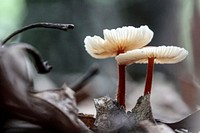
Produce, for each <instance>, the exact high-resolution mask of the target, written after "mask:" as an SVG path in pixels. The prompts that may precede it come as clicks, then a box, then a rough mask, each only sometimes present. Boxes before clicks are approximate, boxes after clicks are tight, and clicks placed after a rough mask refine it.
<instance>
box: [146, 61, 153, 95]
mask: <svg viewBox="0 0 200 133" xmlns="http://www.w3.org/2000/svg"><path fill="white" fill-rule="evenodd" d="M153 69H154V57H152V58H148V67H147V75H146V84H145V89H144V96H145V95H147V94H151V86H152V78H153Z"/></svg>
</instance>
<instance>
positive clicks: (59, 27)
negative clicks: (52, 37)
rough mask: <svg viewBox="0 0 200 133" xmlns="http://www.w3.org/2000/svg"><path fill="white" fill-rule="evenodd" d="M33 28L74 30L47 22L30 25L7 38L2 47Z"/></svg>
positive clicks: (70, 27) (67, 25)
mask: <svg viewBox="0 0 200 133" xmlns="http://www.w3.org/2000/svg"><path fill="white" fill-rule="evenodd" d="M33 28H50V29H58V30H63V31H67V30H68V29H73V28H74V25H73V24H60V23H46V22H41V23H34V24H30V25H27V26H25V27H23V28H21V29H19V30H17V31H15V32H13V33H12V34H10V35H9V36H8V37H7V38H5V39H4V40H3V41H2V45H5V44H6V42H7V41H8V40H10V39H11V38H12V37H14V36H15V35H17V34H19V33H22V32H24V31H26V30H29V29H33Z"/></svg>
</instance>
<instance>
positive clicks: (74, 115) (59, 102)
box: [34, 84, 89, 132]
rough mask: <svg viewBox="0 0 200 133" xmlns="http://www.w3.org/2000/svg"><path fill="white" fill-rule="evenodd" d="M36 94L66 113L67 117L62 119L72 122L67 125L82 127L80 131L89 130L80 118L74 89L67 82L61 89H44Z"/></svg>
mask: <svg viewBox="0 0 200 133" xmlns="http://www.w3.org/2000/svg"><path fill="white" fill-rule="evenodd" d="M34 96H35V97H37V98H40V99H42V100H44V101H46V102H48V103H50V104H51V105H53V106H54V107H55V108H57V109H59V110H60V111H61V112H62V113H64V115H65V116H66V118H61V119H68V121H69V122H68V124H70V125H66V127H74V128H77V129H80V131H83V132H89V129H88V128H87V127H86V126H85V124H84V123H83V122H82V121H81V120H80V119H79V118H78V109H77V106H76V101H75V98H74V91H72V90H71V89H70V88H69V87H67V86H66V85H65V84H64V85H63V86H62V88H61V89H59V90H52V91H43V92H40V93H36V94H34ZM55 117H56V116H55ZM66 124H67V123H66Z"/></svg>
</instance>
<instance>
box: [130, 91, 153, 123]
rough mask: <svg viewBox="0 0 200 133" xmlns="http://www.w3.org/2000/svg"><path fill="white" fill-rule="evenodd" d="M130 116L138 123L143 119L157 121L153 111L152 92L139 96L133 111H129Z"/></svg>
mask: <svg viewBox="0 0 200 133" xmlns="http://www.w3.org/2000/svg"><path fill="white" fill-rule="evenodd" d="M128 116H129V119H130V120H131V121H132V119H133V120H134V121H136V122H137V123H139V122H140V121H143V120H150V121H151V122H153V123H155V121H154V118H153V114H152V111H151V103H150V94H148V95H145V96H141V97H139V99H138V100H137V103H136V105H135V107H134V108H133V109H132V111H131V112H128Z"/></svg>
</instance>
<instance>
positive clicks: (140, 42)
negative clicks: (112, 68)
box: [84, 26, 153, 58]
mask: <svg viewBox="0 0 200 133" xmlns="http://www.w3.org/2000/svg"><path fill="white" fill-rule="evenodd" d="M103 34H104V39H102V38H101V37H99V36H93V37H91V36H87V37H86V38H85V40H84V43H85V49H86V51H87V52H88V53H89V54H90V55H91V56H92V57H94V58H108V57H114V56H116V55H118V54H119V53H123V52H127V51H129V50H133V49H137V48H142V47H144V46H145V45H147V44H148V43H149V42H150V41H151V39H152V38H153V32H152V31H151V30H150V29H149V28H148V26H141V27H139V28H135V27H133V26H128V27H126V26H124V27H122V28H117V29H112V30H108V29H105V30H104V31H103Z"/></svg>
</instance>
